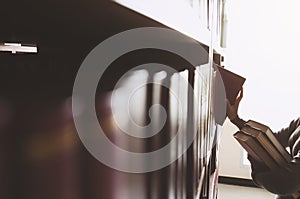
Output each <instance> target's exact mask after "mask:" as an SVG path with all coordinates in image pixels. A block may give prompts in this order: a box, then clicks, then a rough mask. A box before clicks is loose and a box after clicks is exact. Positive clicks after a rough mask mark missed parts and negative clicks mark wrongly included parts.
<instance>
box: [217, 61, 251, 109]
mask: <svg viewBox="0 0 300 199" xmlns="http://www.w3.org/2000/svg"><path fill="white" fill-rule="evenodd" d="M215 69H217V70H218V71H219V73H220V75H221V78H222V80H223V84H224V87H225V92H226V97H227V99H228V100H229V102H230V103H231V104H234V103H235V100H236V97H237V95H238V94H239V92H240V90H241V89H242V87H243V84H244V82H245V81H246V79H245V78H244V77H242V76H240V75H237V74H235V73H233V72H231V71H229V70H227V69H225V68H223V67H221V66H218V65H216V64H215Z"/></svg>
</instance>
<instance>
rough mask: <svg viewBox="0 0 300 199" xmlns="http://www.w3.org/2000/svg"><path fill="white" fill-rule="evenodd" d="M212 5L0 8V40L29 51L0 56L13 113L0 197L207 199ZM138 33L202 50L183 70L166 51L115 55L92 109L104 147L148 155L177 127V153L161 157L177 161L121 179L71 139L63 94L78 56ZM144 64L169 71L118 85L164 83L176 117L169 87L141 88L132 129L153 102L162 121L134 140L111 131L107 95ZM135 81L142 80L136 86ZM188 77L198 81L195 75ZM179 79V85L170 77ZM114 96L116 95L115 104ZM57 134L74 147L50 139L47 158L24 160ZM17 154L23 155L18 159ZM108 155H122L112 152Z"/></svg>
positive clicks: (215, 38) (212, 160)
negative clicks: (158, 31)
mask: <svg viewBox="0 0 300 199" xmlns="http://www.w3.org/2000/svg"><path fill="white" fill-rule="evenodd" d="M212 2H214V3H213V4H214V5H215V8H214V9H218V6H221V5H222V1H221V0H208V1H206V0H199V1H196V0H194V1H187V0H182V1H170V0H168V1H158V0H153V1H146V0H116V1H109V0H107V1H106V0H105V1H98V0H91V1H89V2H87V1H85V0H76V1H73V2H70V1H67V0H62V1H59V2H58V1H50V0H49V1H48V0H46V1H43V3H41V2H40V1H36V0H30V1H28V2H20V3H19V6H18V7H17V8H16V9H15V10H14V11H13V12H11V11H9V10H8V9H7V10H5V11H4V16H5V17H3V18H1V19H0V20H1V22H3V23H2V24H4V26H5V27H6V28H5V29H4V30H3V31H1V35H0V43H6V42H9V43H18V44H21V45H23V44H34V45H36V46H37V48H38V53H36V54H18V53H17V54H15V55H13V54H11V53H9V52H5V53H4V54H2V52H0V53H1V55H0V56H1V59H0V63H1V68H0V75H1V78H0V81H1V84H0V87H1V90H2V91H3V92H2V93H1V98H2V99H3V101H4V102H5V103H8V104H10V106H11V107H12V110H15V112H14V114H15V115H14V117H12V118H13V119H12V120H11V121H10V125H8V127H6V126H5V131H3V132H8V133H6V134H5V136H3V137H5V139H1V143H4V142H6V141H7V143H4V144H3V145H2V144H1V149H2V151H12V152H11V153H7V154H2V153H1V158H2V159H3V161H1V162H3V163H4V165H2V166H1V167H0V172H1V173H5V174H6V177H7V178H9V179H10V181H9V183H8V182H5V181H4V180H2V179H0V184H1V185H2V184H3V187H5V190H4V191H3V192H1V193H0V198H13V197H15V198H20V197H22V198H30V199H35V198H41V197H42V198H46V197H45V196H47V195H48V196H49V197H52V198H68V197H70V198H91V199H94V198H95V199H96V198H110V199H118V198H131V199H154V198H172V199H173V198H174V199H184V198H185V199H194V198H201V199H206V198H207V199H214V198H216V197H217V181H218V150H219V148H218V143H219V138H220V125H219V124H217V123H216V121H215V118H214V113H213V95H212V93H213V83H214V79H213V78H214V76H213V71H212V70H211V68H210V64H212V61H214V62H215V63H217V64H219V65H222V60H223V58H222V57H223V56H224V54H223V51H222V48H221V45H220V44H221V43H220V42H221V40H220V38H221V34H222V31H221V30H220V29H219V31H217V27H219V28H220V27H221V26H220V24H219V25H218V21H220V20H221V18H220V17H221V15H218V17H215V18H213V19H215V20H214V22H215V23H216V24H215V25H213V26H211V25H210V21H209V5H213V4H212ZM11 4H12V3H11ZM10 6H11V7H15V6H13V5H10ZM7 19H12V21H10V20H7ZM177 19H178V20H177ZM140 27H163V28H169V29H173V30H176V31H178V32H180V33H182V34H183V35H185V36H186V38H185V40H184V41H183V42H187V43H188V42H196V43H197V44H198V45H200V46H202V47H203V49H204V50H203V52H201V54H199V55H198V54H194V55H193V56H195V57H197V58H198V59H199V66H192V65H191V64H190V63H188V62H187V61H186V60H184V59H182V58H180V57H178V56H175V55H174V54H172V53H169V52H165V51H162V50H154V49H145V50H140V51H133V52H129V53H127V54H126V55H124V56H121V57H119V58H118V59H117V60H115V61H114V62H113V63H112V64H111V66H110V67H109V68H108V69H107V70H106V71H105V74H104V75H103V77H102V78H101V79H100V82H99V85H101V86H99V88H98V89H97V96H96V100H95V101H96V105H95V108H96V110H97V113H98V114H99V115H100V116H101V117H100V116H99V122H100V124H101V125H103V126H104V127H105V128H107V129H108V133H107V137H109V138H110V139H111V140H112V142H114V143H116V144H118V145H119V146H120V147H123V148H124V149H127V150H130V151H134V152H139V153H142V152H148V151H153V150H157V149H159V148H160V147H162V146H164V145H166V144H167V143H168V142H169V141H170V139H171V138H173V137H174V136H175V131H176V128H177V127H178V124H179V123H183V124H184V131H183V132H182V134H180V135H179V138H180V139H178V141H177V145H176V147H174V148H172V150H171V151H170V154H168V155H170V156H172V155H174V154H175V155H176V154H179V153H182V156H181V157H180V158H179V159H177V160H176V161H174V162H173V163H172V164H170V165H168V166H166V167H164V168H162V169H159V170H157V171H151V172H148V173H126V172H121V171H117V170H114V169H112V168H109V167H108V166H106V165H105V164H102V163H100V162H99V161H97V160H96V159H95V158H94V157H93V156H92V155H91V154H90V153H89V152H88V151H87V150H86V148H85V147H84V146H83V144H82V143H81V142H80V140H78V135H77V132H76V129H75V127H74V121H73V119H72V111H71V110H72V107H71V104H70V97H71V95H72V89H73V84H74V79H75V77H76V74H77V71H78V69H79V67H80V64H81V63H82V61H83V60H84V58H85V57H86V55H87V54H88V53H89V52H90V51H91V50H92V49H93V48H94V47H95V46H96V45H98V44H99V43H101V42H102V41H104V40H105V39H107V38H109V37H111V36H113V35H115V34H118V33H120V32H122V31H125V30H129V29H134V28H140ZM214 27H215V28H214ZM162 41H163V40H162ZM173 42H174V43H175V42H178V41H173ZM191 54H192V52H191ZM144 63H162V64H165V65H168V66H172V68H173V69H174V70H175V71H174V72H172V73H167V74H166V76H165V77H162V78H160V79H157V73H159V72H160V71H155V72H153V73H150V72H149V71H146V73H145V71H135V73H134V72H133V73H132V74H131V75H129V76H128V77H127V78H125V79H124V84H122V85H123V87H121V88H124V89H125V90H126V89H130V88H131V86H130V85H132V82H133V85H135V84H134V83H141V82H144V81H145V78H146V77H147V78H149V79H153V80H155V81H159V82H163V83H165V84H166V85H170V87H172V88H174V90H175V91H177V94H178V96H179V97H180V98H181V99H182V101H183V104H182V106H184V110H185V112H184V114H183V113H180V112H179V111H178V110H177V109H178V107H179V106H178V104H176V103H177V102H176V98H174V96H173V97H172V95H170V93H169V91H168V89H166V88H164V87H153V85H147V86H146V87H145V88H143V89H144V90H143V93H144V94H143V96H142V97H140V98H138V99H139V100H140V101H138V103H136V106H132V107H131V108H132V109H133V115H134V117H135V118H137V120H138V121H139V122H140V123H141V124H148V123H149V122H150V121H151V120H150V119H151V118H149V115H148V112H147V110H149V108H150V107H151V105H153V103H154V102H155V103H159V104H161V105H163V107H164V108H165V110H166V113H167V116H169V118H170V119H169V120H167V122H166V125H165V126H164V127H163V128H162V129H161V132H160V133H158V134H157V135H155V136H154V137H153V139H134V138H132V137H130V136H127V135H124V133H122V132H121V131H120V130H119V129H118V128H112V126H113V124H114V123H113V122H112V115H111V107H110V105H109V102H110V99H111V95H110V94H111V92H112V91H114V90H116V89H115V85H116V84H117V82H118V80H119V78H120V77H122V75H123V74H124V73H125V72H127V71H128V70H130V69H131V68H132V67H133V66H137V65H141V64H144ZM137 74H139V75H138V77H140V78H144V79H139V78H138V81H137V80H136V75H137ZM141 74H142V75H141ZM145 74H147V75H145ZM197 74H201V78H200V77H199V76H197ZM12 76H13V77H14V79H13V80H12V79H11V77H12ZM179 77H183V78H184V79H185V80H186V81H183V80H182V79H180V80H178V78H179ZM176 79H177V80H178V81H176ZM186 82H188V83H189V84H190V85H192V88H193V89H195V88H197V90H198V91H197V92H198V94H199V95H193V94H192V95H191V93H192V92H191V90H190V88H189V87H187V86H186ZM137 86H139V85H137ZM123 94H124V93H123ZM123 94H122V92H120V93H119V95H120V99H122V97H124V96H123ZM199 96H200V97H199ZM141 104H142V105H141ZM143 105H144V106H143ZM137 106H138V107H137ZM142 106H143V107H142ZM170 107H172V109H171V108H170ZM138 108H140V109H139V110H138V111H135V110H137V109H138ZM141 110H146V111H141ZM0 111H1V110H0ZM154 111H155V109H154ZM154 115H155V116H156V118H155V120H154V122H156V123H159V120H160V115H159V114H157V112H155V113H154ZM127 119H128V118H126V119H125V120H126V121H127ZM1 124H2V123H1ZM129 127H130V126H129ZM1 128H2V127H1ZM6 128H7V129H6ZM174 129H175V130H174ZM23 132H25V133H23ZM188 133H193V134H194V135H195V140H194V141H193V142H192V143H191V145H190V147H188V148H187V150H186V151H184V150H183V148H184V147H185V146H186V145H187V143H186V140H187V134H188ZM62 134H63V135H64V134H66V135H67V136H66V137H67V138H71V139H73V138H74V140H75V141H74V142H71V141H69V140H68V139H66V140H64V141H65V142H57V145H59V146H58V148H56V147H55V145H54V146H52V145H50V146H49V148H53V150H54V152H52V151H50V152H49V154H50V155H49V156H43V157H42V158H39V157H38V158H35V156H31V155H32V154H33V155H36V154H38V153H34V151H44V146H48V145H47V141H48V140H57V139H59V135H62ZM3 135H4V134H3ZM20 137H21V138H22V143H21V140H20V139H19V138H20ZM63 137H64V136H63ZM17 138H18V143H17V145H18V147H16V148H14V149H13V150H11V149H12V146H14V145H13V144H10V143H14V142H13V140H15V139H17ZM64 138H65V137H64ZM36 142H38V143H39V142H40V143H42V144H36ZM32 144H34V146H33V145H32ZM60 145H61V146H60ZM65 145H68V146H69V147H64V146H65ZM35 147H36V148H35ZM24 151H25V152H28V154H29V155H28V154H27V155H28V156H23V155H24ZM45 151H46V152H47V150H45ZM29 152H32V154H31V153H29ZM38 155H39V154H38ZM110 155H111V156H112V157H115V158H122V157H119V156H118V154H110ZM11 157H14V159H13V160H11ZM158 158H162V157H158ZM147 163H148V164H151V162H147ZM11 181H15V182H11ZM40 182H42V183H40ZM14 190H19V191H18V192H15V191H14Z"/></svg>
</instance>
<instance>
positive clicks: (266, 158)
mask: <svg viewBox="0 0 300 199" xmlns="http://www.w3.org/2000/svg"><path fill="white" fill-rule="evenodd" d="M234 138H235V139H236V140H237V141H238V142H239V143H240V144H241V145H242V147H243V148H244V149H245V150H246V151H247V152H248V153H249V154H250V155H251V156H252V157H253V158H254V159H255V160H257V161H259V162H262V163H264V164H265V165H266V166H267V167H269V168H270V169H276V168H278V165H277V164H276V163H275V161H274V160H273V158H271V157H270V155H269V154H268V153H267V151H266V150H265V149H264V148H263V147H262V146H261V145H260V144H259V143H258V142H257V141H256V139H255V138H254V137H253V136H251V135H249V134H246V133H245V132H243V131H238V132H236V133H235V134H234Z"/></svg>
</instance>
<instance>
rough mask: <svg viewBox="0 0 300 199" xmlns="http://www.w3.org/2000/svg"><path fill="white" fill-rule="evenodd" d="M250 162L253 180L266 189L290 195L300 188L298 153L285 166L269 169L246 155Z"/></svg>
mask: <svg viewBox="0 0 300 199" xmlns="http://www.w3.org/2000/svg"><path fill="white" fill-rule="evenodd" d="M248 159H249V160H250V162H251V169H252V172H251V176H252V179H253V181H254V182H255V183H256V184H258V185H260V186H262V187H264V188H265V189H266V190H268V191H270V192H272V193H275V194H279V195H290V194H292V193H294V192H296V191H298V190H299V189H300V178H299V176H300V154H299V153H298V156H297V157H295V158H294V159H293V160H292V161H291V162H290V163H289V164H288V166H287V169H285V168H278V169H276V170H272V171H270V170H269V169H268V168H267V167H266V166H264V165H262V164H261V163H259V162H257V161H255V160H254V159H253V158H252V157H251V156H248Z"/></svg>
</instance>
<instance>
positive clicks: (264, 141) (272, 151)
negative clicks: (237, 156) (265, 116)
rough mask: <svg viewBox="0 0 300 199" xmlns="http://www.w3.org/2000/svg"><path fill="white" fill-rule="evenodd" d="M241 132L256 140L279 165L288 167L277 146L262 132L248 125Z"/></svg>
mask: <svg viewBox="0 0 300 199" xmlns="http://www.w3.org/2000/svg"><path fill="white" fill-rule="evenodd" d="M241 131H242V132H244V133H246V134H248V135H250V136H252V137H253V138H255V139H256V140H257V141H258V142H259V144H260V145H261V146H262V147H263V148H264V149H265V150H266V151H267V152H268V154H269V155H270V156H271V157H272V159H274V161H275V162H276V163H277V164H278V165H280V166H281V167H286V165H287V163H288V162H287V161H286V160H285V159H284V158H283V157H282V156H281V155H280V153H279V152H278V151H277V149H276V148H275V146H274V145H273V144H272V143H271V141H270V140H269V139H268V137H267V136H266V135H265V134H264V133H263V132H262V131H261V130H259V129H255V128H252V127H251V126H248V125H246V126H244V127H243V128H242V129H241Z"/></svg>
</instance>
